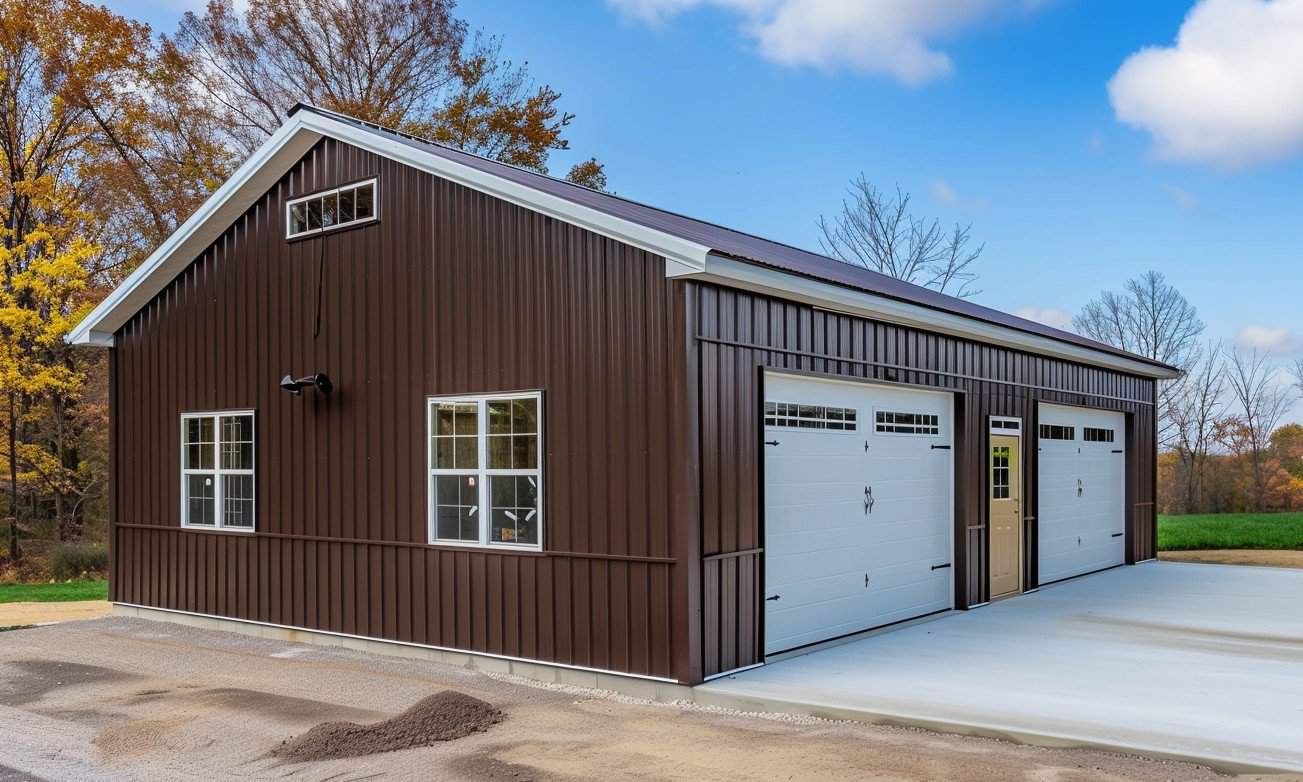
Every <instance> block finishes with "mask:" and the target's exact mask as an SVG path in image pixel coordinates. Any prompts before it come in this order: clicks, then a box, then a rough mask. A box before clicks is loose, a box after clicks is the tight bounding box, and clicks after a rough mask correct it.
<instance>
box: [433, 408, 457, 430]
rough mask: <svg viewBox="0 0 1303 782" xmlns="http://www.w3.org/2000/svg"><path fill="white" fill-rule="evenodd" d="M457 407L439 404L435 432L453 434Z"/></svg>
mask: <svg viewBox="0 0 1303 782" xmlns="http://www.w3.org/2000/svg"><path fill="white" fill-rule="evenodd" d="M456 409H457V407H456V405H450V404H441V405H439V406H438V410H437V411H436V412H437V415H436V418H435V424H434V426H435V430H434V434H442V435H448V434H452V419H453V412H454V411H455V410H456Z"/></svg>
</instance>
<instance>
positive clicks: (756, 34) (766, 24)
mask: <svg viewBox="0 0 1303 782" xmlns="http://www.w3.org/2000/svg"><path fill="white" fill-rule="evenodd" d="M606 1H607V5H609V6H611V7H612V8H615V9H616V10H617V11H619V12H620V13H622V14H623V15H624V16H625V17H626V18H627V19H631V20H635V21H641V22H644V23H649V24H664V23H665V22H667V21H668V20H669V19H670V18H672V17H674V16H677V15H679V14H682V13H684V12H687V11H691V10H694V9H697V8H702V7H714V8H720V9H723V10H726V11H730V12H733V13H736V14H738V15H740V16H741V17H742V30H743V31H744V32H745V33H746V34H747V35H748V36H749V37H750V38H752V39H753V40H754V41H755V42H756V43H757V44H758V46H759V49H760V52H761V54H762V55H763V56H764V57H766V58H767V59H769V60H772V61H773V62H776V63H779V64H781V65H791V66H814V67H818V68H824V69H830V70H831V69H836V68H842V67H844V68H849V69H851V70H854V71H859V72H861V73H877V74H884V75H887V76H891V77H893V78H895V79H897V80H898V81H900V82H902V83H904V84H908V85H918V84H922V83H924V82H928V81H931V80H933V79H938V78H942V77H944V76H948V75H949V74H950V73H951V71H952V70H953V68H954V66H953V64H952V63H951V60H950V56H949V55H947V54H946V53H945V52H944V51H942V50H941V49H939V48H938V47H937V45H936V39H939V38H944V37H946V36H949V35H953V34H954V33H956V32H957V31H959V30H960V29H962V28H964V27H967V26H969V25H972V24H976V23H979V22H983V21H987V20H989V19H991V17H992V16H993V15H995V14H997V13H1001V12H1009V11H1014V12H1017V11H1026V10H1034V9H1036V8H1039V7H1040V6H1042V5H1045V4H1046V3H1047V2H1048V1H1049V0H606Z"/></svg>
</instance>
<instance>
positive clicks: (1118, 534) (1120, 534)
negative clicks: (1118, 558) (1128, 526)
mask: <svg viewBox="0 0 1303 782" xmlns="http://www.w3.org/2000/svg"><path fill="white" fill-rule="evenodd" d="M1125 534H1126V533H1125V532H1114V533H1113V537H1115V538H1120V537H1122V536H1123V535H1125Z"/></svg>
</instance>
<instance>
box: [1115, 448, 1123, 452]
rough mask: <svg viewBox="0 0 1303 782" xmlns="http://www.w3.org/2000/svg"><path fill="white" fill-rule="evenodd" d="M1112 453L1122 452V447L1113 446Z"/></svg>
mask: <svg viewBox="0 0 1303 782" xmlns="http://www.w3.org/2000/svg"><path fill="white" fill-rule="evenodd" d="M1113 453H1122V449H1121V448H1114V449H1113Z"/></svg>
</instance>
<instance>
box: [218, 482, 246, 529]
mask: <svg viewBox="0 0 1303 782" xmlns="http://www.w3.org/2000/svg"><path fill="white" fill-rule="evenodd" d="M222 505H223V506H224V507H223V511H222V525H223V526H226V527H241V528H244V529H252V528H253V476H252V475H223V476H222Z"/></svg>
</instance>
